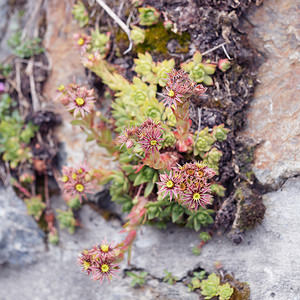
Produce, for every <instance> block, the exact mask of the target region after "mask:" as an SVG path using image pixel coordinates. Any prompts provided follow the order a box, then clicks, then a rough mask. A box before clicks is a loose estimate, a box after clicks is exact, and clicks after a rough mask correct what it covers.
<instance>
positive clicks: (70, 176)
mask: <svg viewBox="0 0 300 300" xmlns="http://www.w3.org/2000/svg"><path fill="white" fill-rule="evenodd" d="M91 179H92V177H91V175H90V173H89V170H88V169H87V167H86V166H83V167H79V168H72V167H64V168H63V176H62V177H61V182H62V183H63V185H64V186H63V188H64V192H66V193H67V194H70V195H79V197H80V199H82V196H86V193H93V191H94V184H93V182H92V181H91Z"/></svg>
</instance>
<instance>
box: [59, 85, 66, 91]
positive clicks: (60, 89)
mask: <svg viewBox="0 0 300 300" xmlns="http://www.w3.org/2000/svg"><path fill="white" fill-rule="evenodd" d="M57 89H58V90H59V91H60V92H62V91H63V90H64V89H65V86H64V85H63V84H61V85H60V86H59V87H58V88H57Z"/></svg>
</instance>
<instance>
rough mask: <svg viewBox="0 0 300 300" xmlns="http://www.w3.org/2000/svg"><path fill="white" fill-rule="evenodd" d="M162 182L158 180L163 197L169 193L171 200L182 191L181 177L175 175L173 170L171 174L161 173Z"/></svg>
mask: <svg viewBox="0 0 300 300" xmlns="http://www.w3.org/2000/svg"><path fill="white" fill-rule="evenodd" d="M159 179H160V182H157V184H158V186H159V187H160V188H159V191H158V193H159V194H162V196H163V198H165V197H166V196H168V195H169V197H170V201H171V200H172V199H173V198H174V199H175V200H176V198H178V194H179V193H180V183H181V180H180V177H179V176H178V175H173V173H172V171H171V172H170V174H169V175H168V174H166V173H165V174H160V175H159Z"/></svg>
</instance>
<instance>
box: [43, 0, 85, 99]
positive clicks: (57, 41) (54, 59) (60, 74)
mask: <svg viewBox="0 0 300 300" xmlns="http://www.w3.org/2000/svg"><path fill="white" fill-rule="evenodd" d="M46 18H47V30H46V33H45V36H44V47H45V49H46V50H47V53H48V55H49V57H50V60H51V67H52V71H51V74H50V76H49V77H48V80H47V82H46V84H45V87H44V94H45V96H46V98H47V99H48V101H49V102H50V103H51V102H52V101H53V99H54V98H55V96H56V89H57V87H58V86H59V85H60V84H68V83H71V82H73V81H75V80H76V82H77V83H86V77H85V72H84V68H83V66H82V65H81V63H80V60H79V55H78V50H77V49H76V47H74V40H73V34H74V33H76V32H79V31H80V29H79V27H78V26H77V24H76V22H75V21H74V20H73V19H72V1H61V0H52V1H50V2H49V3H48V4H47V15H46Z"/></svg>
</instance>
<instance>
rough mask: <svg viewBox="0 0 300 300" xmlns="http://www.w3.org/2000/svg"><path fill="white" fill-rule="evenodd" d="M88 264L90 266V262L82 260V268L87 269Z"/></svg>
mask: <svg viewBox="0 0 300 300" xmlns="http://www.w3.org/2000/svg"><path fill="white" fill-rule="evenodd" d="M90 266H91V263H89V262H88V261H84V262H83V268H84V269H85V270H87V269H88V268H89V267H90Z"/></svg>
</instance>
